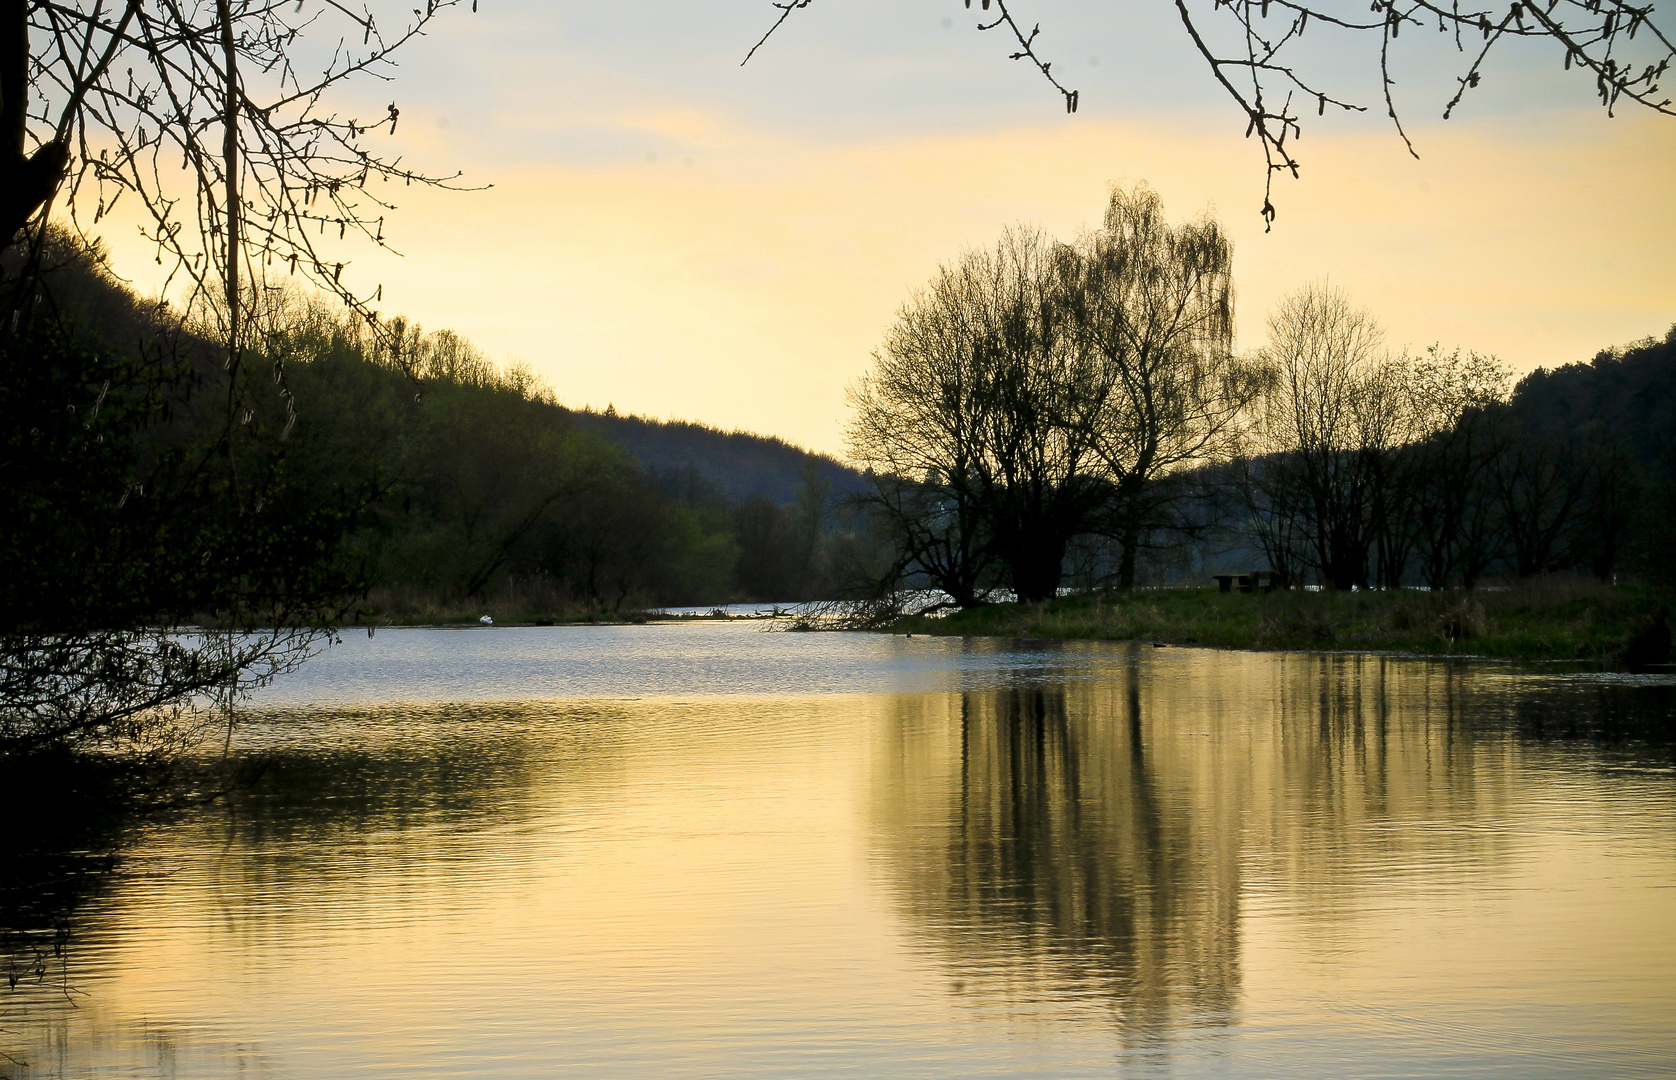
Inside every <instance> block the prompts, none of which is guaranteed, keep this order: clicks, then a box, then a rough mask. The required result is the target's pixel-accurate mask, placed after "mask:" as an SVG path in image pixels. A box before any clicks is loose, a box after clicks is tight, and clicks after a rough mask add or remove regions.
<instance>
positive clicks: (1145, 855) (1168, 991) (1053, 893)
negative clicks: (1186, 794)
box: [881, 671, 1240, 1048]
mask: <svg viewBox="0 0 1676 1080" xmlns="http://www.w3.org/2000/svg"><path fill="white" fill-rule="evenodd" d="M1080 689H1081V690H1082V691H1083V693H1081V694H1073V693H1072V692H1071V691H1068V690H1067V688H1065V687H1064V686H1028V687H1020V688H1016V689H1010V690H1000V691H990V692H968V693H964V694H962V695H960V696H959V699H958V707H959V716H958V718H957V720H956V723H955V728H956V730H955V731H954V732H953V736H954V738H953V740H952V741H953V743H954V745H953V746H950V747H947V749H948V750H951V751H952V753H951V754H950V755H949V756H950V758H952V760H947V761H938V760H937V758H938V757H939V756H940V755H939V754H938V753H937V752H936V748H935V747H934V745H933V744H934V743H935V742H936V741H937V733H936V732H935V717H934V716H932V715H928V714H931V713H934V712H935V707H936V705H937V704H938V703H937V702H936V701H928V700H925V699H911V698H904V699H901V702H900V707H901V715H900V717H899V725H898V732H899V734H900V736H901V737H902V741H901V742H900V743H899V745H898V747H897V750H898V751H899V753H897V754H894V755H892V756H891V759H890V760H892V761H893V764H894V766H895V768H893V769H892V772H893V774H894V775H892V776H890V777H889V778H888V779H887V780H886V782H885V783H884V784H883V785H882V790H883V791H885V792H887V793H888V800H887V801H888V803H889V804H890V805H886V806H884V807H881V811H882V817H883V818H884V819H885V821H886V822H887V830H888V828H889V823H892V822H894V823H895V824H896V825H898V826H900V828H899V829H898V830H896V831H897V835H896V836H895V837H893V838H892V839H893V840H894V843H892V844H891V845H890V847H891V850H892V854H893V855H894V856H895V857H894V859H893V860H892V862H893V864H894V866H893V869H895V870H896V871H897V872H898V874H899V876H900V877H901V878H902V880H901V881H900V882H899V885H900V888H901V890H902V902H903V907H904V908H905V909H907V910H908V911H910V912H912V913H913V915H914V917H915V919H914V921H915V923H916V924H918V925H919V926H921V927H923V928H924V929H925V930H926V931H927V933H928V936H929V937H931V938H932V939H933V940H934V941H935V942H936V944H937V945H938V947H939V948H941V949H942V950H944V951H945V952H946V954H947V959H948V964H949V967H950V969H951V978H952V979H953V980H954V981H955V983H956V984H957V987H958V988H959V989H960V991H961V992H962V993H967V994H974V995H977V996H978V998H979V999H980V1000H981V999H983V998H984V997H987V996H990V995H998V996H999V997H1000V998H1002V999H1004V1000H1005V1001H1007V1002H1009V1003H1018V1002H1028V1001H1033V1000H1039V999H1043V998H1058V999H1063V998H1065V997H1072V998H1084V999H1093V1000H1099V1001H1102V1002H1104V1003H1105V1004H1106V1005H1108V1006H1109V1008H1110V1009H1111V1011H1112V1015H1113V1016H1114V1018H1115V1021H1116V1023H1117V1026H1118V1028H1119V1030H1120V1032H1121V1035H1122V1038H1123V1041H1124V1043H1125V1044H1126V1045H1128V1046H1131V1047H1134V1048H1144V1047H1147V1046H1151V1045H1157V1044H1160V1043H1162V1042H1163V1041H1165V1040H1166V1039H1167V1038H1169V1037H1170V1035H1171V1032H1172V1031H1173V1030H1174V1029H1175V1028H1177V1027H1178V1026H1180V1025H1182V1024H1184V1023H1186V1024H1197V1023H1205V1024H1215V1025H1220V1024H1222V1023H1226V1022H1227V1020H1228V1017H1229V1015H1230V1013H1231V1012H1232V1010H1233V1009H1234V1008H1235V1006H1236V1004H1237V993H1238V988H1239V979H1240V970H1239V938H1238V933H1237V929H1238V925H1237V924H1238V916H1239V904H1238V897H1239V879H1238V876H1239V866H1238V862H1237V860H1236V859H1235V858H1234V853H1235V850H1236V848H1235V843H1234V837H1235V836H1236V835H1237V830H1238V825H1239V821H1238V816H1237V808H1236V807H1235V806H1234V804H1233V803H1231V802H1230V803H1229V804H1228V805H1227V806H1226V807H1225V808H1223V810H1222V811H1221V812H1220V813H1219V812H1217V811H1213V812H1212V814H1211V815H1210V817H1209V818H1206V817H1205V816H1204V815H1202V814H1200V813H1198V812H1196V811H1193V810H1191V809H1190V808H1188V807H1186V806H1184V805H1183V804H1182V803H1181V801H1180V800H1179V799H1178V798H1176V797H1175V793H1173V792H1172V791H1171V790H1170V784H1169V782H1168V780H1167V778H1166V779H1164V780H1161V778H1160V776H1159V775H1158V768H1157V766H1156V765H1155V764H1154V762H1153V761H1152V758H1151V755H1150V754H1149V753H1148V749H1147V742H1148V739H1147V732H1146V720H1145V716H1144V709H1143V705H1142V695H1141V687H1140V679H1139V676H1138V675H1137V673H1135V672H1133V671H1131V672H1130V673H1129V676H1128V677H1127V678H1126V679H1124V680H1122V681H1121V682H1120V683H1118V684H1116V685H1112V684H1107V685H1105V686H1102V687H1099V688H1094V687H1082V688H1080ZM1089 693H1092V695H1093V697H1094V698H1095V699H1097V700H1095V701H1090V700H1088V695H1089ZM1113 698H1115V699H1116V700H1112V699H1113ZM1091 706H1092V710H1093V711H1091V709H1090V707H1091ZM950 765H952V766H953V770H954V773H955V776H954V778H953V783H952V785H950V786H952V791H948V802H947V805H946V809H945V811H944V813H943V814H942V815H937V814H936V813H935V808H934V807H930V806H926V805H923V802H922V800H924V799H926V798H927V797H931V798H935V795H934V794H933V793H935V792H938V791H941V790H946V788H945V787H944V785H942V784H939V783H938V782H937V780H936V778H934V777H933V776H931V775H927V774H928V772H932V771H936V770H938V769H939V768H940V767H944V766H950ZM1229 811H1232V812H1233V813H1232V816H1229V815H1228V812H1229ZM928 812H930V813H928ZM938 817H941V818H942V820H937V818H938ZM1219 818H1220V820H1218V819H1219Z"/></svg>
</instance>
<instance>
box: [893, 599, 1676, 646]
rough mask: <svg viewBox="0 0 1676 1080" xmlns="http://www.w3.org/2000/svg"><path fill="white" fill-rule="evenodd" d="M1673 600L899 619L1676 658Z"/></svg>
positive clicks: (1151, 604) (1048, 607)
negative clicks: (1672, 645)
mask: <svg viewBox="0 0 1676 1080" xmlns="http://www.w3.org/2000/svg"><path fill="white" fill-rule="evenodd" d="M1673 603H1676V590H1671V589H1667V588H1653V587H1643V586H1606V585H1602V584H1600V583H1598V582H1593V581H1582V580H1569V579H1568V580H1552V581H1540V582H1531V583H1525V584H1520V585H1516V586H1513V587H1510V588H1507V589H1483V590H1475V591H1473V592H1470V593H1463V592H1452V593H1426V592H1418V591H1412V590H1406V589H1405V590H1398V591H1393V592H1274V593H1267V594H1265V593H1237V592H1236V593H1223V592H1219V591H1217V590H1216V589H1215V588H1214V587H1212V588H1206V589H1146V590H1140V591H1137V592H1134V593H1129V594H1122V593H1108V594H1096V595H1090V596H1076V597H1065V598H1062V599H1058V600H1052V601H1048V602H1046V603H1040V604H986V605H984V606H981V607H975V608H969V609H967V610H965V611H960V612H956V613H955V614H952V615H949V616H947V617H946V618H940V619H939V618H922V617H911V618H907V619H903V620H900V621H899V622H897V623H896V624H895V625H894V626H893V628H892V629H894V630H896V631H898V632H905V633H924V634H949V635H956V634H976V635H993V636H1002V637H1043V638H1098V639H1106V640H1113V641H1157V642H1165V643H1169V644H1173V645H1206V646H1213V647H1219V648H1232V649H1343V650H1364V649H1365V650H1388V651H1398V652H1412V653H1425V654H1455V655H1461V654H1467V655H1476V656H1489V657H1500V658H1505V659H1512V660H1594V661H1601V662H1605V663H1612V664H1625V663H1633V664H1646V663H1659V662H1665V661H1668V660H1669V659H1670V630H1669V622H1668V618H1669V616H1668V614H1667V613H1668V611H1669V609H1670V608H1671V606H1673Z"/></svg>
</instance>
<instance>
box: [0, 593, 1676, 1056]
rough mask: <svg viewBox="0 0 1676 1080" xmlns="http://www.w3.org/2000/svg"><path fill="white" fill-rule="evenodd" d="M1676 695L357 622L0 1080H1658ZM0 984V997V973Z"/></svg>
mask: <svg viewBox="0 0 1676 1080" xmlns="http://www.w3.org/2000/svg"><path fill="white" fill-rule="evenodd" d="M1671 695H1672V689H1671V687H1670V686H1668V685H1660V684H1659V683H1658V681H1657V680H1655V681H1654V682H1653V684H1651V685H1648V684H1645V683H1627V684H1626V683H1620V682H1615V681H1613V680H1610V679H1591V678H1588V677H1578V676H1556V675H1551V674H1544V673H1542V672H1540V671H1527V670H1521V669H1516V668H1514V667H1512V666H1509V665H1504V664H1491V663H1483V662H1461V661H1456V662H1445V661H1434V660H1416V659H1398V658H1391V657H1370V656H1347V655H1301V654H1255V653H1227V652H1215V651H1209V650H1190V649H1153V648H1150V647H1133V646H1123V645H1104V644H1096V643H1023V644H1019V643H1006V642H995V641H977V640H972V641H962V640H959V639H925V638H915V639H912V640H908V639H904V638H901V637H886V636H879V635H858V634H789V633H768V634H765V633H762V632H760V627H759V626H758V625H754V624H746V625H740V624H727V623H704V624H696V625H666V626H643V627H583V628H574V627H555V628H542V629H505V628H493V629H484V630H477V629H473V630H405V631H402V630H381V631H380V632H379V633H378V635H377V637H376V638H372V639H367V638H365V637H349V638H347V639H346V640H345V641H344V643H343V644H342V645H340V646H338V647H336V648H334V649H333V650H331V651H330V652H328V653H327V654H326V655H324V656H322V657H320V658H318V659H317V660H316V661H314V662H312V663H311V664H310V665H308V666H307V667H305V668H304V669H303V670H302V671H300V672H298V673H296V674H295V675H292V676H289V677H287V678H286V679H284V680H282V681H281V682H279V683H278V684H276V685H275V686H274V687H272V688H270V689H269V690H267V691H265V692H264V693H263V694H262V695H261V696H260V697H258V699H257V700H256V701H255V702H254V703H253V705H252V707H251V710H250V712H249V714H248V715H247V717H246V723H245V726H244V727H243V728H242V729H241V731H240V733H239V737H238V739H237V740H236V742H235V751H236V753H238V754H239V755H242V756H243V757H244V758H245V759H247V760H248V761H249V762H261V763H262V765H263V767H264V771H262V772H261V774H260V779H259V780H257V781H256V782H255V783H254V785H253V786H251V787H248V788H247V789H245V790H242V791H241V792H240V793H239V794H238V795H237V796H236V797H235V798H233V799H232V800H230V801H229V802H228V803H222V804H216V805H212V806H209V807H204V808H201V809H198V810H194V811H191V812H188V813H186V814H184V815H183V816H180V817H178V818H177V819H174V820H170V821H168V822H159V823H156V824H153V825H150V826H148V827H146V828H144V829H142V830H141V831H140V832H139V833H138V834H137V835H135V836H134V837H132V838H131V839H130V840H129V841H128V842H127V843H126V845H125V846H124V848H123V849H122V851H121V852H120V856H119V865H120V869H119V872H118V873H117V875H116V876H115V877H114V878H112V879H111V880H110V881H109V882H107V883H106V885H105V886H104V888H103V889H102V891H100V892H98V894H97V895H95V896H94V897H93V898H92V899H90V900H87V901H86V902H85V903H83V904H81V905H80V907H79V908H78V909H77V910H76V911H75V912H74V916H73V928H74V934H73V937H72V938H71V944H70V950H69V954H68V959H67V961H66V962H65V964H64V966H63V978H62V979H60V980H56V981H50V980H49V983H48V984H47V985H41V984H38V983H31V982H29V981H27V980H26V981H25V982H23V983H20V984H19V986H18V987H17V988H16V989H14V990H12V991H10V992H9V993H6V994H5V996H3V997H0V1007H3V1010H4V1012H3V1015H0V1028H3V1029H5V1030H4V1033H3V1034H0V1038H3V1039H4V1040H6V1041H5V1042H4V1044H0V1049H4V1050H5V1051H6V1052H7V1053H8V1054H9V1055H10V1056H11V1057H12V1058H14V1059H16V1060H17V1061H19V1062H23V1063H25V1064H20V1065H15V1066H5V1065H4V1063H0V1072H6V1070H9V1072H6V1074H8V1075H15V1076H18V1077H35V1076H77V1077H80V1076H108V1077H224V1076H235V1075H237V1076H262V1077H299V1078H302V1077H309V1078H314V1077H347V1076H361V1075H370V1076H393V1075H420V1076H436V1077H454V1076H496V1077H501V1076H504V1077H528V1076H546V1075H572V1076H582V1077H619V1076H620V1077H642V1076H660V1077H663V1076H669V1077H741V1076H743V1077H755V1076H761V1077H793V1076H796V1077H806V1076H826V1075H851V1076H856V1075H859V1076H890V1077H915V1076H925V1077H952V1076H962V1077H965V1076H974V1077H975V1076H1040V1077H1080V1076H1102V1077H1109V1076H1113V1075H1135V1076H1163V1075H1183V1076H1196V1075H1212V1076H1240V1077H1243V1076H1278V1075H1306V1076H1308V1075H1313V1076H1346V1075H1354V1076H1415V1075H1425V1076H1452V1075H1459V1076H1475V1077H1477V1076H1494V1075H1506V1076H1519V1077H1531V1076H1599V1075H1614V1076H1655V1075H1670V1074H1671V1073H1672V1072H1673V1071H1676V1030H1673V1024H1672V1019H1671V1018H1672V1017H1676V979H1673V978H1672V977H1671V974H1670V973H1671V972H1672V971H1673V970H1676V777H1673V773H1672V768H1671V756H1670V752H1669V744H1668V741H1666V740H1667V735H1665V736H1661V735H1660V734H1659V733H1660V732H1665V733H1667V732H1668V730H1669V718H1670V715H1671V708H1672V696H1671ZM0 993H5V992H0Z"/></svg>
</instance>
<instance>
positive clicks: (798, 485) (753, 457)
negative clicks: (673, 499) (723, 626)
mask: <svg viewBox="0 0 1676 1080" xmlns="http://www.w3.org/2000/svg"><path fill="white" fill-rule="evenodd" d="M570 416H571V419H572V421H573V422H574V423H575V424H576V425H577V426H578V427H580V428H582V429H584V430H588V431H593V432H596V433H597V434H599V435H602V436H604V437H605V438H606V439H608V440H610V441H611V442H613V443H616V444H617V445H618V446H620V447H622V448H623V449H625V450H627V451H628V452H629V453H630V454H632V455H633V456H634V458H635V460H637V461H638V462H639V463H640V465H641V467H642V468H644V469H645V470H646V471H647V472H648V473H650V474H652V475H653V476H654V477H656V478H658V479H659V480H660V481H662V482H663V483H664V484H666V485H670V484H673V485H679V484H680V483H681V482H682V480H683V478H690V477H695V476H696V477H697V478H698V479H699V480H700V481H701V482H702V483H706V484H709V485H713V486H714V488H715V489H716V491H718V492H719V493H720V494H721V495H722V496H723V498H724V499H725V500H726V501H728V502H737V501H739V500H741V499H745V498H748V497H750V496H752V495H764V496H766V497H768V498H769V499H770V500H772V501H773V502H775V503H776V504H779V505H785V504H786V503H789V502H791V501H793V500H794V499H796V498H797V496H798V492H799V491H801V490H802V488H803V484H804V470H805V468H806V467H807V466H810V465H812V466H813V467H814V470H815V474H816V476H818V477H819V478H820V480H822V481H824V482H825V483H826V484H828V485H830V487H829V491H830V494H832V495H834V496H840V497H841V496H844V495H847V494H850V493H852V492H858V491H860V490H861V489H862V486H863V484H864V482H865V481H864V480H863V478H862V475H861V473H859V472H857V471H855V470H854V469H851V468H848V467H846V466H844V465H842V464H840V463H838V462H836V461H834V460H833V459H832V458H830V457H827V456H826V455H824V454H815V453H811V452H810V451H808V450H805V449H803V448H802V447H799V446H793V445H792V444H791V443H788V442H785V441H783V440H781V439H777V438H774V437H772V436H769V435H756V434H752V433H750V432H745V431H721V430H719V429H717V428H713V427H709V426H707V425H704V424H695V423H691V422H689V421H685V420H671V421H658V420H650V419H647V418H645V417H641V416H621V415H618V414H617V413H615V412H603V413H601V412H594V411H592V410H580V411H577V410H572V411H571V412H570Z"/></svg>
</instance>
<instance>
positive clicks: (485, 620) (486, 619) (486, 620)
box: [477, 615, 495, 626]
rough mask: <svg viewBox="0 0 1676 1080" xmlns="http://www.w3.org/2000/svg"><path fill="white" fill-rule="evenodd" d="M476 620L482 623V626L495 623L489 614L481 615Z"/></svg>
mask: <svg viewBox="0 0 1676 1080" xmlns="http://www.w3.org/2000/svg"><path fill="white" fill-rule="evenodd" d="M477 621H478V622H480V623H482V624H483V625H484V626H493V625H495V620H493V619H491V618H489V616H487V615H485V616H483V617H482V618H481V619H478V620H477Z"/></svg>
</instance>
